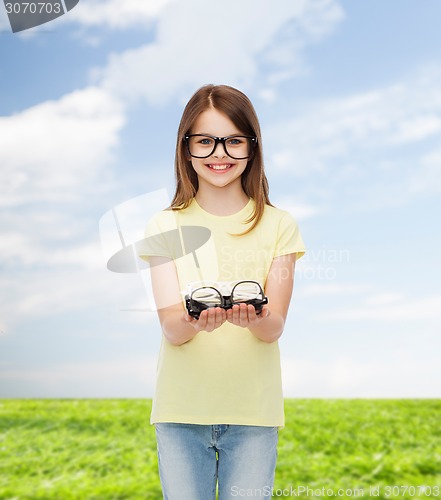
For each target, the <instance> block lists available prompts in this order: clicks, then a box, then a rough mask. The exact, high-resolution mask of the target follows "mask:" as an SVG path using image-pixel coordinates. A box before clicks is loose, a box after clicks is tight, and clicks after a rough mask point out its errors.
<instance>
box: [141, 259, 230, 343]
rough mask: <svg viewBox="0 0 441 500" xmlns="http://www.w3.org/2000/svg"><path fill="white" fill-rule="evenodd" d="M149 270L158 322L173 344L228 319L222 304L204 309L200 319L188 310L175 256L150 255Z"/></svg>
mask: <svg viewBox="0 0 441 500" xmlns="http://www.w3.org/2000/svg"><path fill="white" fill-rule="evenodd" d="M150 274H151V278H152V287H153V295H154V297H155V302H156V307H157V309H158V316H159V322H160V323H161V328H162V332H163V333H164V336H165V338H166V339H167V340H168V341H169V342H170V343H171V344H173V345H176V346H178V345H182V344H185V342H188V341H189V340H191V339H192V338H193V337H194V336H195V335H197V334H198V333H199V332H201V331H202V330H205V331H207V332H212V331H213V330H215V329H216V328H219V326H221V325H222V323H224V322H225V321H226V319H227V315H226V312H225V310H224V309H222V308H220V307H216V308H212V309H209V310H206V311H202V313H201V314H200V316H199V319H198V320H196V319H194V318H192V317H191V316H190V315H189V314H187V312H186V310H185V308H184V305H183V303H182V296H181V292H180V289H179V281H178V276H177V272H176V266H175V263H174V261H173V260H171V259H166V258H164V257H151V258H150Z"/></svg>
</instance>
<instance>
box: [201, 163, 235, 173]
mask: <svg viewBox="0 0 441 500" xmlns="http://www.w3.org/2000/svg"><path fill="white" fill-rule="evenodd" d="M205 165H206V166H207V167H208V168H209V169H211V170H215V171H216V172H222V171H226V170H228V169H230V168H231V167H232V166H233V164H232V163H222V164H220V163H206V164H205Z"/></svg>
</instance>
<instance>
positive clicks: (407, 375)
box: [282, 349, 441, 398]
mask: <svg viewBox="0 0 441 500" xmlns="http://www.w3.org/2000/svg"><path fill="white" fill-rule="evenodd" d="M282 374H283V388H284V395H285V397H297V398H299V397H300V398H302V397H307V398H439V397H440V396H441V388H440V385H439V380H440V376H441V371H440V367H439V363H437V362H436V361H435V359H428V358H427V356H424V354H423V355H421V356H418V355H417V353H416V352H414V351H410V350H405V349H397V350H396V351H394V352H393V353H390V355H389V356H388V359H386V360H382V359H380V358H379V359H377V360H375V359H370V360H367V359H357V357H356V356H354V357H353V358H350V357H337V358H334V359H329V360H326V361H319V360H317V359H299V358H289V357H286V358H282Z"/></svg>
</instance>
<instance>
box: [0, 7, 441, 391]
mask: <svg viewBox="0 0 441 500" xmlns="http://www.w3.org/2000/svg"><path fill="white" fill-rule="evenodd" d="M440 17H441V3H440V2H439V1H438V0H426V1H425V2H424V7H422V6H421V3H420V2H416V1H414V0H412V1H411V0H389V1H388V2H383V1H381V0H371V1H369V2H363V1H356V0H346V1H343V0H289V1H288V0H272V1H271V2H269V1H267V0H239V1H238V0H234V1H233V0H224V1H223V2H222V3H221V4H219V3H216V2H205V1H202V0H187V1H186V2H180V1H178V0H151V1H141V0H138V1H137V0H126V1H125V2H119V1H117V0H100V1H97V0H88V1H85V0H82V1H80V2H79V3H78V5H77V6H76V7H75V8H74V9H72V10H71V11H70V12H68V13H67V14H66V15H64V16H61V17H59V18H58V19H56V20H54V21H51V22H50V23H47V24H44V25H41V26H39V27H36V28H32V29H29V30H27V31H23V32H21V33H12V30H11V28H10V26H9V22H8V18H7V15H6V11H5V8H4V5H3V3H1V5H0V175H1V182H0V210H1V218H0V229H1V238H0V397H2V398H52V397H56V398H58V397H61V398H110V397H115V398H124V397H126V398H144V397H152V395H153V390H154V380H155V370H156V361H157V353H158V349H159V346H160V340H161V331H160V327H159V322H158V320H157V317H156V313H155V311H154V307H153V305H152V301H151V296H150V291H149V287H148V270H147V271H140V272H139V273H131V274H121V273H114V272H111V271H110V270H108V269H107V261H108V259H109V258H110V257H111V256H112V255H113V254H114V253H115V252H116V251H118V249H119V248H120V247H121V242H120V240H119V239H118V238H117V232H116V225H115V215H116V216H117V220H118V224H119V226H120V228H121V230H122V233H123V237H124V244H125V245H129V244H130V243H133V242H134V241H136V239H137V238H140V237H142V234H143V231H144V226H145V223H146V222H147V220H148V218H149V217H150V215H151V214H152V213H154V212H155V211H157V210H160V209H162V208H163V207H164V206H165V205H167V202H168V201H169V200H170V199H171V197H172V196H173V193H174V177H173V161H174V148H175V141H176V131H177V127H178V124H179V120H180V116H181V114H182V111H183V107H184V106H185V103H186V102H187V100H188V99H189V98H190V96H191V95H192V94H193V93H194V91H196V90H197V89H198V88H199V87H200V86H202V85H204V84H206V83H216V84H227V85H232V86H235V87H237V88H239V89H241V90H242V91H243V92H245V93H246V94H247V95H248V96H249V97H250V99H251V101H252V102H253V104H254V106H255V108H256V111H257V113H258V116H259V119H260V123H261V127H262V134H263V149H264V157H265V168H266V173H267V177H268V180H269V184H270V199H271V201H272V203H273V204H274V205H276V206H278V207H280V208H283V209H286V210H289V211H290V212H291V213H292V214H293V215H294V217H295V218H296V219H297V221H298V224H299V227H300V230H301V233H302V236H303V239H304V241H305V244H306V247H307V253H306V255H305V256H304V257H303V258H302V259H301V260H299V261H298V263H297V264H296V277H295V285H294V293H293V299H292V303H291V307H290V311H289V316H288V320H287V323H286V326H285V331H284V333H283V336H282V338H281V340H280V346H281V353H282V373H283V385H284V393H285V396H286V397H295V398H439V397H440V396H441V364H440V363H439V358H440V352H441V328H440V326H441V325H440V324H441V292H440V287H439V283H440V278H441V276H440V274H441V273H440V265H439V251H440V246H441V245H440V243H441V237H440V223H439V220H438V219H439V214H440V213H441V203H440V194H441V33H440V31H439V19H440Z"/></svg>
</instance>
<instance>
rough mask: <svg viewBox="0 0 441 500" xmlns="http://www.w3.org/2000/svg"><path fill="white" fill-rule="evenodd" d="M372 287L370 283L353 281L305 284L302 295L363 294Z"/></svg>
mask: <svg viewBox="0 0 441 500" xmlns="http://www.w3.org/2000/svg"><path fill="white" fill-rule="evenodd" d="M371 288H372V287H371V286H369V285H362V284H356V285H354V284H351V283H315V284H313V285H305V286H304V287H303V289H302V295H304V296H311V297H316V296H322V295H332V296H334V295H336V294H342V295H343V294H346V295H354V294H362V293H366V292H367V291H369V290H370V289H371Z"/></svg>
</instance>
